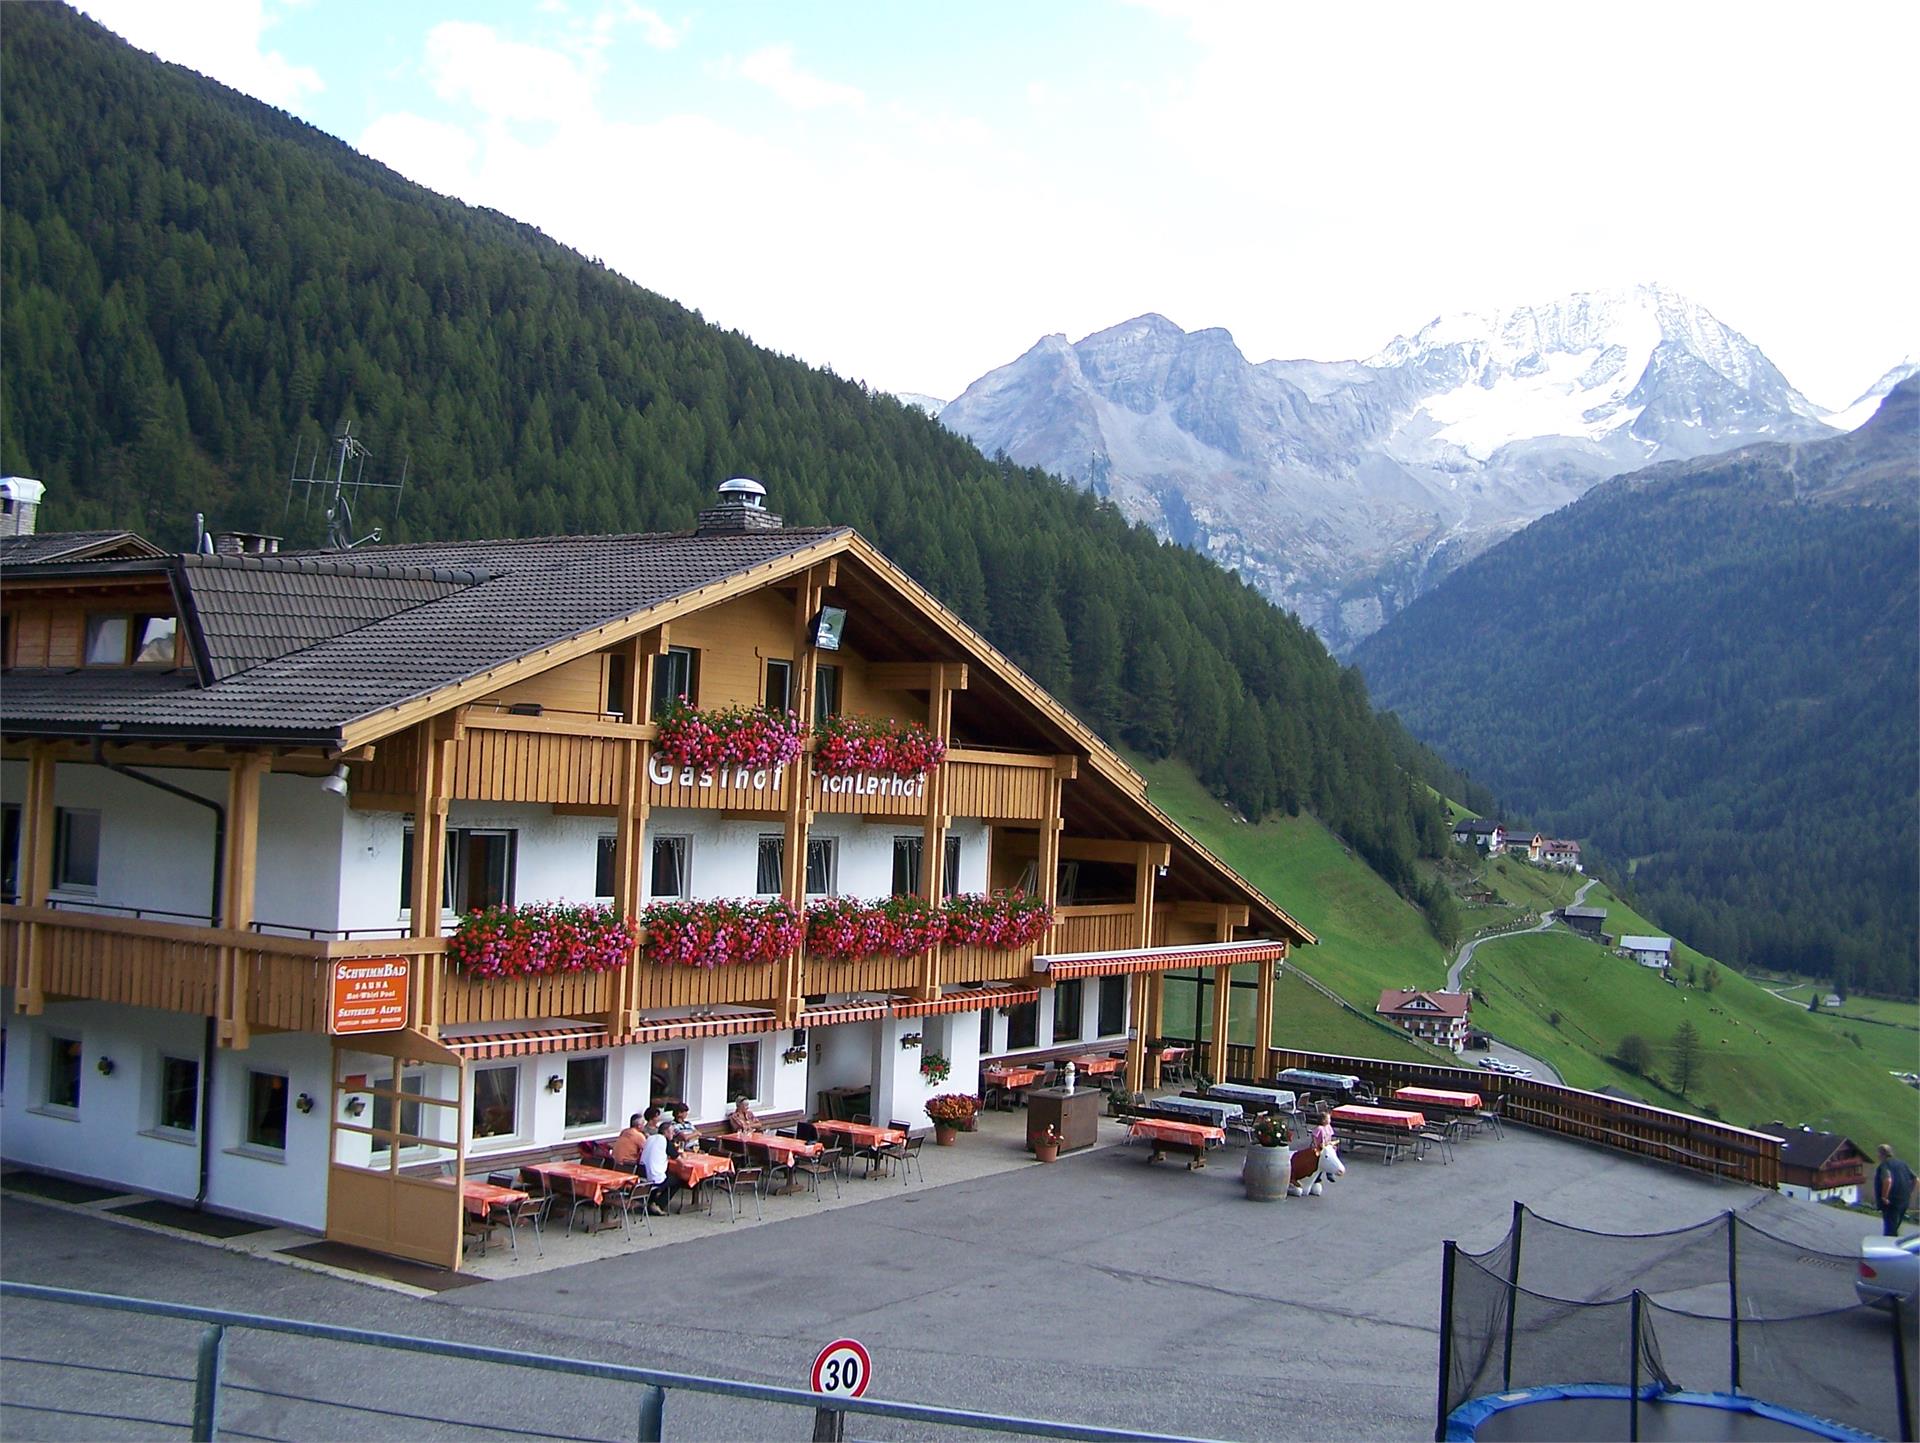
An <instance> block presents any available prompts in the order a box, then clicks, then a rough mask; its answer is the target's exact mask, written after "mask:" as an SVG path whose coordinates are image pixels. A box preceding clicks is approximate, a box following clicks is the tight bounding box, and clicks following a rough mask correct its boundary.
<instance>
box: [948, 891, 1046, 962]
mask: <svg viewBox="0 0 1920 1443" xmlns="http://www.w3.org/2000/svg"><path fill="white" fill-rule="evenodd" d="M942 911H943V912H944V913H945V916H946V920H947V941H949V942H951V943H952V944H953V945H954V946H956V947H990V948H993V949H994V950H995V951H1001V952H1011V951H1013V950H1014V949H1015V948H1016V947H1025V946H1027V945H1028V944H1029V943H1032V942H1037V941H1039V940H1040V939H1041V938H1042V937H1044V936H1046V935H1047V929H1048V928H1049V927H1051V926H1052V925H1053V908H1051V907H1049V906H1048V905H1047V903H1046V901H1045V900H1044V899H1042V898H1040V897H1029V896H1028V895H1027V894H1026V893H1025V892H1019V891H1014V892H966V893H961V894H960V895H958V896H953V897H949V898H947V900H946V902H945V903H944V904H943V905H942Z"/></svg>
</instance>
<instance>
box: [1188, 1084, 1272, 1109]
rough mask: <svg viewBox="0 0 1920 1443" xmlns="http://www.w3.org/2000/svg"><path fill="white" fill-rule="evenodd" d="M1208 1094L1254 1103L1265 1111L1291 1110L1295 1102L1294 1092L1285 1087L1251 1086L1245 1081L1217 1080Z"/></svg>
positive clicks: (1230, 1100) (1225, 1100) (1222, 1099)
mask: <svg viewBox="0 0 1920 1443" xmlns="http://www.w3.org/2000/svg"><path fill="white" fill-rule="evenodd" d="M1207 1096H1208V1097H1209V1098H1214V1097H1217V1098H1219V1099H1221V1101H1223V1102H1238V1103H1245V1104H1252V1105H1255V1106H1257V1107H1259V1108H1261V1109H1262V1110H1265V1111H1274V1110H1276V1109H1280V1110H1288V1111H1290V1110H1291V1109H1292V1107H1293V1103H1294V1096H1293V1094H1292V1093H1291V1092H1288V1091H1287V1090H1286V1089H1285V1088H1283V1087H1250V1086H1249V1085H1247V1084H1246V1083H1244V1082H1216V1083H1215V1084H1214V1085H1213V1086H1212V1087H1209V1088H1208V1089H1207Z"/></svg>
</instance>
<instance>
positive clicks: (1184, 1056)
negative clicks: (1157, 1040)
mask: <svg viewBox="0 0 1920 1443" xmlns="http://www.w3.org/2000/svg"><path fill="white" fill-rule="evenodd" d="M1159 1057H1160V1070H1161V1075H1162V1076H1163V1077H1166V1078H1168V1079H1172V1078H1174V1077H1175V1076H1176V1075H1177V1076H1179V1077H1191V1076H1192V1075H1193V1074H1192V1070H1191V1065H1192V1062H1193V1049H1192V1048H1191V1047H1163V1048H1161V1049H1160V1053H1159Z"/></svg>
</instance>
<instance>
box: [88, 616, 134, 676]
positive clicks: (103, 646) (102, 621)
mask: <svg viewBox="0 0 1920 1443" xmlns="http://www.w3.org/2000/svg"><path fill="white" fill-rule="evenodd" d="M132 628H133V618H132V617H130V616H89V617H88V618H87V665H88V666H125V665H126V664H127V633H128V632H129V631H130V630H132Z"/></svg>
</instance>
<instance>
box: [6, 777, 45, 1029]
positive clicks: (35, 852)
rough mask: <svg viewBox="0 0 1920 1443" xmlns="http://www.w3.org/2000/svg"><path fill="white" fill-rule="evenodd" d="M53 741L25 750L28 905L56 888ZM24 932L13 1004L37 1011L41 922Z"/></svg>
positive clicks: (23, 891)
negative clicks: (54, 876)
mask: <svg viewBox="0 0 1920 1443" xmlns="http://www.w3.org/2000/svg"><path fill="white" fill-rule="evenodd" d="M54 766H55V763H54V760H53V745H52V743H50V742H35V743H33V744H32V746H30V747H29V748H28V751H27V794H26V796H25V797H24V798H23V799H22V801H23V805H22V807H21V811H20V900H21V901H22V902H24V903H25V904H26V905H27V906H29V907H44V906H46V905H47V894H48V893H49V892H51V891H52V890H53V779H54ZM23 930H24V935H23V936H22V937H21V938H20V942H19V948H20V960H19V971H18V973H17V974H16V975H15V977H14V984H13V1010H14V1011H15V1012H18V1013H21V1014H23V1015H25V1016H28V1017H33V1016H37V1015H38V1014H39V1013H40V1012H42V1011H43V1010H45V1008H46V1005H47V995H46V984H45V980H44V963H43V959H42V955H41V952H42V948H43V947H44V946H45V942H44V940H43V939H42V937H41V935H40V924H39V923H38V922H29V923H27V924H26V926H25V928H24V929H23Z"/></svg>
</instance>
